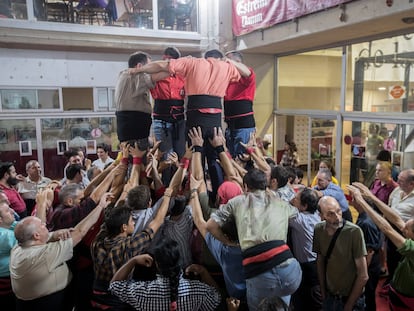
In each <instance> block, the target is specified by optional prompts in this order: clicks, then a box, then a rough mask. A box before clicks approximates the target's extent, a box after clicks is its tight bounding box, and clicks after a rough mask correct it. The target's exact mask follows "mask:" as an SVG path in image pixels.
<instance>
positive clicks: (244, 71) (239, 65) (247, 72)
mask: <svg viewBox="0 0 414 311" xmlns="http://www.w3.org/2000/svg"><path fill="white" fill-rule="evenodd" d="M227 61H228V62H230V63H232V64H233V65H234V66H235V67H236V68H237V70H238V71H239V73H240V75H242V76H243V77H250V75H251V74H252V73H251V71H250V69H249V67H247V66H246V65H245V64H243V63H239V62H236V61H234V60H231V59H229V58H228V59H227Z"/></svg>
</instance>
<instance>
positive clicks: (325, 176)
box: [314, 168, 352, 222]
mask: <svg viewBox="0 0 414 311" xmlns="http://www.w3.org/2000/svg"><path fill="white" fill-rule="evenodd" d="M316 178H317V181H318V184H317V186H315V187H314V189H316V190H317V191H318V195H319V197H323V196H331V197H334V198H335V199H336V200H337V201H338V203H339V206H340V207H341V210H342V217H343V218H344V219H346V220H348V221H351V222H352V215H351V211H350V210H349V206H348V201H347V199H346V197H345V194H344V191H343V190H342V189H341V188H340V187H339V186H338V185H335V184H334V183H332V174H331V171H330V170H329V169H326V168H323V169H321V170H319V172H318V174H317V175H316Z"/></svg>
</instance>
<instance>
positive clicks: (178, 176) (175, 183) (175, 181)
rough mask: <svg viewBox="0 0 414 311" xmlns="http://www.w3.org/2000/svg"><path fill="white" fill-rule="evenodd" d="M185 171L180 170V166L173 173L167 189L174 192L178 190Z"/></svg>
mask: <svg viewBox="0 0 414 311" xmlns="http://www.w3.org/2000/svg"><path fill="white" fill-rule="evenodd" d="M186 171H187V169H184V168H182V167H181V166H180V167H179V168H178V169H177V170H176V171H175V174H174V176H173V177H172V178H171V181H170V185H169V188H171V189H173V190H174V191H176V190H178V188H179V186H180V185H181V183H182V181H183V178H184V174H185V172H186Z"/></svg>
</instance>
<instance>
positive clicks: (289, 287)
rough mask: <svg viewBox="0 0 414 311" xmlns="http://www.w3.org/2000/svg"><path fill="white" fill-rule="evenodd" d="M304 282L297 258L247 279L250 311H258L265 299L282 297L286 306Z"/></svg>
mask: <svg viewBox="0 0 414 311" xmlns="http://www.w3.org/2000/svg"><path fill="white" fill-rule="evenodd" d="M301 280H302V270H301V268H300V265H299V262H298V261H297V260H296V259H295V258H290V259H288V260H286V261H284V262H282V263H281V264H280V265H278V266H276V267H274V268H272V269H271V270H269V271H266V272H264V273H262V274H259V275H257V276H255V277H252V278H250V279H246V288H247V304H248V305H249V310H250V311H256V310H257V307H258V305H259V304H260V302H261V301H262V300H263V299H264V298H270V297H280V298H281V299H282V300H283V301H284V302H285V303H286V305H289V303H290V295H292V294H293V293H294V292H295V291H296V290H297V289H298V287H299V285H300V282H301Z"/></svg>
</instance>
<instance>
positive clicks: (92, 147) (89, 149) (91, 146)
mask: <svg viewBox="0 0 414 311" xmlns="http://www.w3.org/2000/svg"><path fill="white" fill-rule="evenodd" d="M86 154H96V140H87V141H86Z"/></svg>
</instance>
